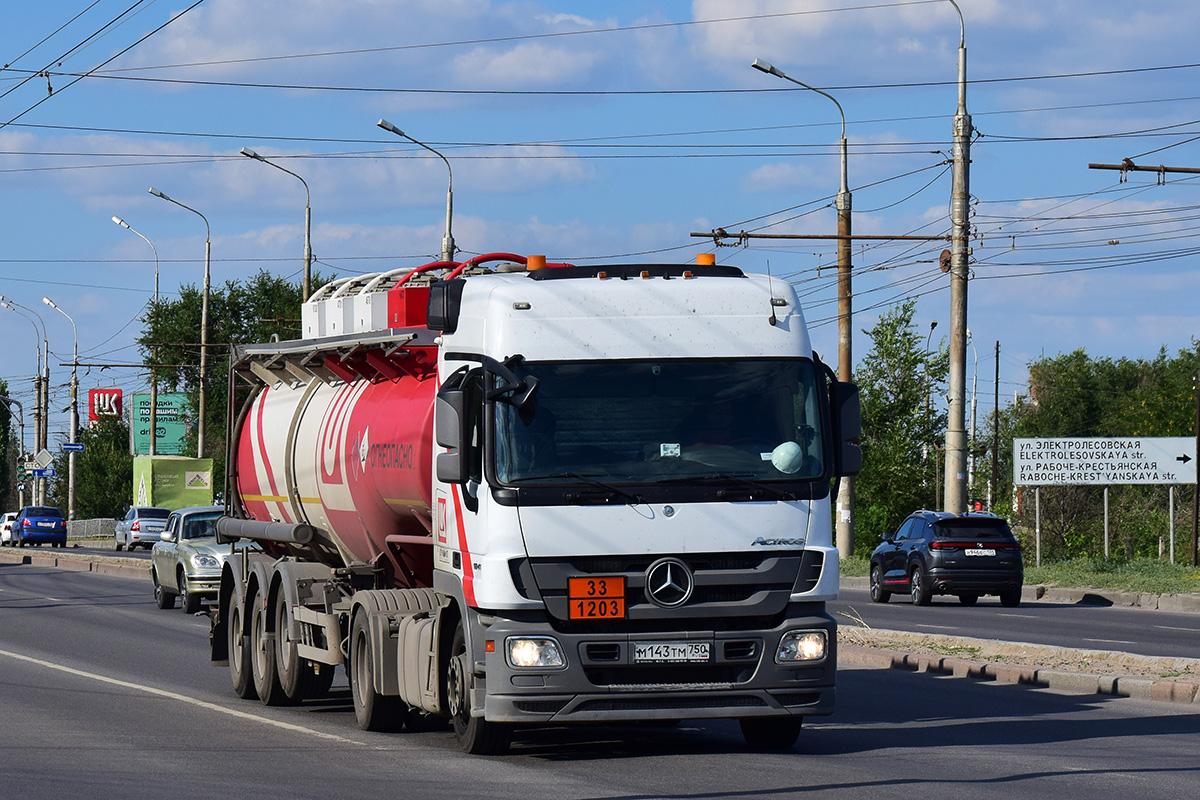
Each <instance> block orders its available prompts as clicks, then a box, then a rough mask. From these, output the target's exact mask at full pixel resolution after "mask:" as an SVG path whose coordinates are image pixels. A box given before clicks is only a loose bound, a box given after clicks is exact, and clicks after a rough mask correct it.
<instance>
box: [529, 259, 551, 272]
mask: <svg viewBox="0 0 1200 800" xmlns="http://www.w3.org/2000/svg"><path fill="white" fill-rule="evenodd" d="M545 268H546V257H545V256H529V257H528V258H527V259H526V260H525V269H526V270H528V271H529V272H533V271H534V270H535V269H545Z"/></svg>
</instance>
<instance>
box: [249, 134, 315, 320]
mask: <svg viewBox="0 0 1200 800" xmlns="http://www.w3.org/2000/svg"><path fill="white" fill-rule="evenodd" d="M242 155H244V156H246V158H253V159H254V160H255V161H261V162H262V163H264V164H266V165H267V166H271V167H274V168H275V169H277V170H279V171H280V172H286V173H287V174H288V175H291V176H292V177H293V178H295V179H296V180H298V181H300V183H302V184H304V299H305V300H306V301H307V300H308V295H309V291H310V284H311V282H312V203H311V200H312V195H311V194H310V193H309V191H308V182H307V181H305V180H304V178H301V177H300V176H299V175H297V174H296V173H294V172H292V171H291V170H290V169H286V168H285V167H281V166H279V165H278V164H276V163H275V162H273V161H268V160H267V159H265V158H263V157H262V156H260V155H259V154H258V153H256V152H254V151H253V150H251V149H250V148H249V147H243V148H242Z"/></svg>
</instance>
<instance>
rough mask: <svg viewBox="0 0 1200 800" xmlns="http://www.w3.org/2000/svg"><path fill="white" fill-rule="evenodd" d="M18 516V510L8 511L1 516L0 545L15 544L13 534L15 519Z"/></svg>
mask: <svg viewBox="0 0 1200 800" xmlns="http://www.w3.org/2000/svg"><path fill="white" fill-rule="evenodd" d="M16 518H17V512H16V511H6V512H4V516H3V517H0V546H3V545H6V544H7V545H14V544H15V540H14V539H13V535H12V524H13V520H15V519H16Z"/></svg>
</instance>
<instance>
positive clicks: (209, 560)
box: [192, 553, 221, 569]
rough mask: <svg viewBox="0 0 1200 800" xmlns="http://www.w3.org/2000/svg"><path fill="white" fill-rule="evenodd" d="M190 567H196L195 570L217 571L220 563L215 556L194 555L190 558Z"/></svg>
mask: <svg viewBox="0 0 1200 800" xmlns="http://www.w3.org/2000/svg"><path fill="white" fill-rule="evenodd" d="M192 566H194V567H196V569H217V568H219V567H220V566H221V562H220V561H218V560H217V559H216V557H215V556H210V555H207V554H205V553H196V555H194V556H192Z"/></svg>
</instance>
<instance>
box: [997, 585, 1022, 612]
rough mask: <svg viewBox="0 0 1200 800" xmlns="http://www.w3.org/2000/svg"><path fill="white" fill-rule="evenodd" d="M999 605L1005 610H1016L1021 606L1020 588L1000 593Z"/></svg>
mask: <svg viewBox="0 0 1200 800" xmlns="http://www.w3.org/2000/svg"><path fill="white" fill-rule="evenodd" d="M1000 605H1002V606H1004V607H1005V608H1016V607H1017V606H1019V605H1021V587H1020V586H1017V587H1015V588H1012V589H1005V590H1004V591H1002V592H1001V593H1000Z"/></svg>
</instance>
